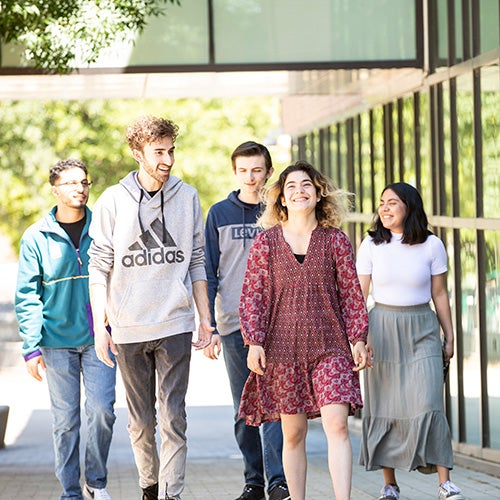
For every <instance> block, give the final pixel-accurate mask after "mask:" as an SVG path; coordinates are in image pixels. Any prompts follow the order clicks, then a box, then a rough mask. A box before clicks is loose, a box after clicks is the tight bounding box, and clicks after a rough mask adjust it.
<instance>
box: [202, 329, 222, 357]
mask: <svg viewBox="0 0 500 500" xmlns="http://www.w3.org/2000/svg"><path fill="white" fill-rule="evenodd" d="M220 351H221V342H220V335H218V334H215V335H214V334H212V338H211V340H210V345H208V346H207V347H205V349H203V354H205V356H206V357H207V358H210V359H218V358H219V355H220Z"/></svg>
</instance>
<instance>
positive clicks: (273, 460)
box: [221, 330, 285, 491]
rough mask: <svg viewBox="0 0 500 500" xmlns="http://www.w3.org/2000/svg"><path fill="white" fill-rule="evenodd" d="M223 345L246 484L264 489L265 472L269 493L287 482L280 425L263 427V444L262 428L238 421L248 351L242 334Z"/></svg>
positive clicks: (226, 337) (227, 338)
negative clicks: (276, 486) (279, 484)
mask: <svg viewBox="0 0 500 500" xmlns="http://www.w3.org/2000/svg"><path fill="white" fill-rule="evenodd" d="M221 342H222V347H223V353H224V362H225V363H226V369H227V374H228V376H229V384H230V386H231V394H232V398H233V407H234V435H235V437H236V442H237V443H238V447H239V448H240V451H241V453H242V455H243V464H244V475H245V484H253V485H255V486H261V487H264V485H265V481H264V470H265V472H266V478H267V483H268V491H269V490H271V489H272V488H273V487H274V486H275V485H276V484H277V483H279V482H280V481H285V473H284V471H283V461H282V452H283V434H282V432H281V422H267V423H265V424H263V425H262V441H261V436H260V431H259V428H258V427H252V426H249V425H246V424H245V421H244V420H243V419H241V418H238V410H239V407H240V400H241V394H242V392H243V387H244V385H245V382H246V380H247V378H248V375H249V374H250V370H249V369H248V368H247V354H248V349H246V348H245V345H244V343H243V337H242V336H241V332H240V330H237V331H236V332H234V333H231V334H229V335H221Z"/></svg>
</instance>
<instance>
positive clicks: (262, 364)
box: [247, 345, 266, 375]
mask: <svg viewBox="0 0 500 500" xmlns="http://www.w3.org/2000/svg"><path fill="white" fill-rule="evenodd" d="M247 366H248V369H249V370H251V371H253V372H254V373H256V374H257V375H264V370H265V369H266V353H265V352H264V348H263V347H262V346H260V345H251V346H249V347H248V356H247Z"/></svg>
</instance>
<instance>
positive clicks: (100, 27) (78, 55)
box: [0, 0, 180, 74]
mask: <svg viewBox="0 0 500 500" xmlns="http://www.w3.org/2000/svg"><path fill="white" fill-rule="evenodd" d="M167 4H175V5H180V0H139V1H134V2H131V1H130V0H64V1H61V0H38V1H35V0H27V1H22V2H16V1H12V0H0V44H2V45H3V44H6V43H15V44H18V45H20V46H22V47H23V49H24V54H23V57H24V61H25V62H26V63H28V64H30V65H32V66H34V67H35V68H37V69H42V70H44V71H46V72H49V73H60V74H64V73H70V72H71V71H73V70H74V69H75V65H76V64H77V63H81V64H91V63H93V62H95V61H96V60H97V58H98V57H99V55H100V53H101V52H102V50H103V49H105V48H107V47H109V46H110V45H111V44H112V43H114V42H117V41H132V40H133V38H134V36H135V35H136V34H137V33H141V32H142V31H143V30H144V28H145V27H146V25H147V22H148V18H150V17H158V16H162V15H164V14H165V13H166V10H167V7H166V5H167Z"/></svg>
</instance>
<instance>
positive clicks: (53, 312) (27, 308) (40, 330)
mask: <svg viewBox="0 0 500 500" xmlns="http://www.w3.org/2000/svg"><path fill="white" fill-rule="evenodd" d="M85 210H86V214H87V220H86V223H85V227H84V228H83V231H82V235H81V237H80V248H79V249H78V250H77V249H76V248H75V246H74V245H73V243H72V241H71V239H70V238H69V236H68V234H67V233H66V231H64V229H63V228H62V227H61V226H60V225H59V224H58V222H57V221H56V218H55V213H56V207H54V208H53V209H52V210H51V211H50V212H49V213H48V214H47V215H46V216H45V217H44V218H43V219H41V220H40V221H38V222H36V223H35V224H33V225H32V226H30V227H29V228H28V229H27V230H26V231H25V233H24V234H23V237H22V239H21V249H20V252H19V268H18V274H17V287H16V297H15V309H16V315H17V321H18V323H19V334H20V335H21V337H22V339H23V350H22V354H23V357H24V359H25V360H26V361H27V360H28V359H30V358H33V357H35V356H39V355H40V354H41V351H40V347H54V348H70V347H80V346H85V345H92V344H94V337H93V329H92V317H91V312H90V300H89V277H88V261H89V258H88V249H89V246H90V242H91V239H90V236H89V234H88V228H89V225H90V219H91V217H92V214H91V212H90V210H89V209H88V208H85Z"/></svg>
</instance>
